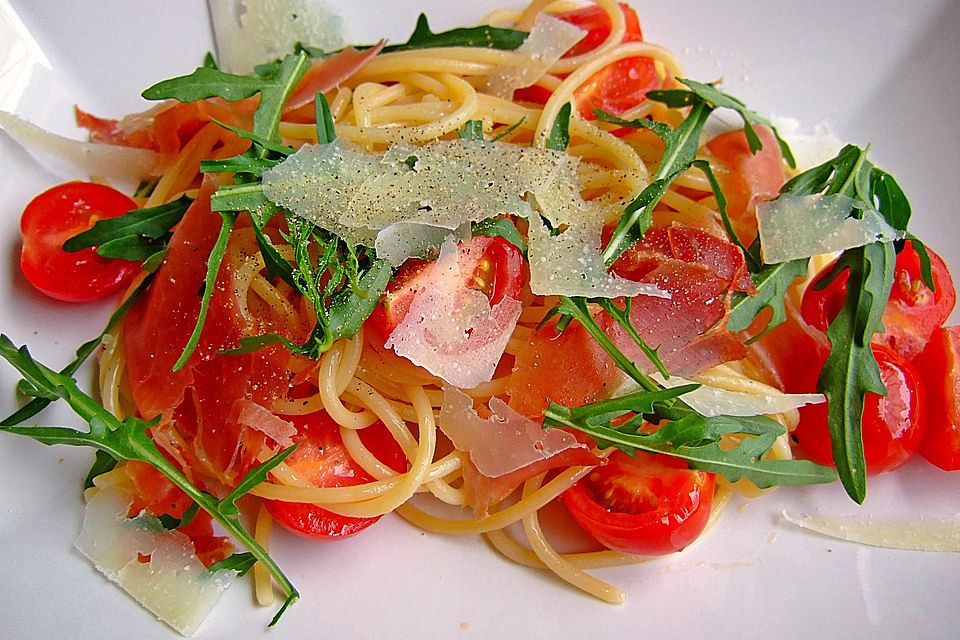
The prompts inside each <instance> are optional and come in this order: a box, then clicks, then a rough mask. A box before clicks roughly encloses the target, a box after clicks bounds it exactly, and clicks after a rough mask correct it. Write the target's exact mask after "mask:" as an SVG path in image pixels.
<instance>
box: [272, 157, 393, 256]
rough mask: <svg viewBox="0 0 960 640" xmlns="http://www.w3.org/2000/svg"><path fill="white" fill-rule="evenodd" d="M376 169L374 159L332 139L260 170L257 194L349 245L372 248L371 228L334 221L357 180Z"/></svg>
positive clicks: (357, 185) (357, 187)
mask: <svg viewBox="0 0 960 640" xmlns="http://www.w3.org/2000/svg"><path fill="white" fill-rule="evenodd" d="M380 170H381V169H380V162H379V160H378V159H377V157H376V156H373V155H370V154H366V153H363V152H362V151H360V150H359V149H357V148H356V147H354V146H353V145H351V144H349V143H344V142H341V141H339V140H338V141H336V142H332V143H330V144H313V145H304V146H303V147H302V148H301V149H300V150H299V151H297V152H296V153H294V154H292V155H290V156H289V157H288V158H287V159H286V160H284V161H283V162H281V163H280V164H279V165H277V166H276V167H274V168H273V169H270V170H269V171H264V173H263V193H264V195H266V196H267V198H269V199H270V201H271V202H273V203H274V204H278V205H280V206H281V207H284V208H286V209H290V210H291V211H293V212H294V213H296V214H297V215H298V216H300V217H301V218H304V219H306V220H309V221H310V222H313V223H314V224H316V225H319V226H320V227H323V228H324V229H326V230H328V231H332V232H333V233H336V234H337V235H339V236H340V237H342V238H344V239H345V240H348V241H349V242H353V243H355V244H363V245H366V246H373V243H374V237H375V231H374V230H371V229H370V228H367V227H362V226H358V227H353V228H350V227H345V226H343V225H341V224H340V223H339V222H338V218H339V217H340V212H341V211H344V210H345V209H346V208H347V207H348V206H349V204H350V201H351V200H352V199H353V197H354V196H355V195H356V194H357V191H358V190H359V188H360V185H362V184H363V181H364V180H366V179H367V178H369V177H370V176H373V175H376V174H377V173H378V172H379V171H380Z"/></svg>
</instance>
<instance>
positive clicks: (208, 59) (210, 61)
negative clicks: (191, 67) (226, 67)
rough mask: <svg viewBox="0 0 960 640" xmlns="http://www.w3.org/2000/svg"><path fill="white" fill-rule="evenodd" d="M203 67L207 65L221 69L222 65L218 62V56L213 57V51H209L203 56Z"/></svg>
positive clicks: (210, 67) (207, 66)
mask: <svg viewBox="0 0 960 640" xmlns="http://www.w3.org/2000/svg"><path fill="white" fill-rule="evenodd" d="M200 66H201V67H206V68H207V69H219V68H220V65H218V64H217V60H216V58H214V57H213V52H212V51H207V53H206V55H204V56H203V64H201V65H200Z"/></svg>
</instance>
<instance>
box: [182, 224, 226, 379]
mask: <svg viewBox="0 0 960 640" xmlns="http://www.w3.org/2000/svg"><path fill="white" fill-rule="evenodd" d="M220 218H221V223H220V231H219V232H218V234H217V239H216V241H215V242H214V245H213V249H212V250H211V251H210V256H209V257H208V258H207V275H206V276H205V277H204V281H203V296H202V297H201V299H200V312H199V313H198V314H197V323H196V324H195V325H194V327H193V331H192V332H191V333H190V337H189V338H188V339H187V344H186V345H185V346H184V347H183V353H181V354H180V357H179V358H177V361H176V362H175V363H173V369H172V371H173V372H174V373H176V372H177V371H179V370H180V369H182V368H183V367H184V365H185V364H187V361H188V360H190V356H191V355H193V352H194V350H195V349H196V348H197V345H198V344H199V343H200V333H201V332H202V331H203V325H204V323H205V322H206V320H207V312H208V311H209V310H210V299H211V298H212V297H213V288H214V286H215V285H216V283H217V274H218V273H219V272H220V263H222V262H223V256H224V254H225V253H226V252H227V241H228V240H230V233H231V232H232V231H233V227H234V226H235V225H236V223H237V214H236V213H224V212H220Z"/></svg>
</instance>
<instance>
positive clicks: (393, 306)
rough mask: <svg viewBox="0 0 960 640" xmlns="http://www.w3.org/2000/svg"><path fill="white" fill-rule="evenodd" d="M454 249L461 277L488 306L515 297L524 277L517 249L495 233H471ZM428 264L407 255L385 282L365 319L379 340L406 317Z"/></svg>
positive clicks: (521, 256)
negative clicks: (376, 302)
mask: <svg viewBox="0 0 960 640" xmlns="http://www.w3.org/2000/svg"><path fill="white" fill-rule="evenodd" d="M457 251H458V253H459V260H460V268H461V272H463V273H468V274H469V275H468V276H467V277H466V279H465V280H464V285H465V286H467V287H468V288H470V289H477V290H480V291H483V292H484V293H485V294H486V295H487V297H488V298H489V299H490V304H491V305H495V304H497V303H498V302H500V301H501V300H503V298H504V297H510V298H513V299H515V300H516V299H518V298H519V296H520V289H521V288H522V287H523V277H524V276H523V274H524V270H523V255H522V254H521V253H520V249H518V248H517V247H516V246H514V245H513V244H511V243H510V242H508V241H506V240H504V239H503V238H501V237H499V236H475V237H473V238H471V239H470V240H467V241H465V242H461V243H460V244H459V245H458V246H457ZM432 266H433V262H431V261H429V260H419V259H416V258H411V259H409V260H407V261H406V262H404V263H403V266H401V267H400V269H399V270H398V271H397V274H396V276H395V277H394V279H393V280H392V281H391V282H390V284H389V285H387V290H386V292H384V294H383V298H382V299H381V301H380V304H379V305H377V308H376V309H374V311H373V313H372V314H371V315H370V318H369V320H368V324H369V326H370V327H372V328H373V329H374V331H375V332H376V334H377V335H378V336H379V337H380V340H381V342H386V340H387V338H389V337H390V334H391V333H393V330H394V329H396V328H397V325H399V324H400V323H401V322H402V321H403V319H404V318H405V317H406V315H407V312H408V311H409V310H410V304H411V303H412V302H413V298H414V296H415V295H416V293H417V290H418V289H419V288H420V287H422V286H423V281H424V279H423V278H421V277H420V276H422V275H424V274H425V273H427V272H428V270H429V269H430V268H431V267H432Z"/></svg>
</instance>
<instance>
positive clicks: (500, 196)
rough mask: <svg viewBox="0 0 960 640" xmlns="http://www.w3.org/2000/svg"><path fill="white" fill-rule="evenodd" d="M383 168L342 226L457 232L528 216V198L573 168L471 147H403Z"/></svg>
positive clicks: (556, 160) (548, 155)
mask: <svg viewBox="0 0 960 640" xmlns="http://www.w3.org/2000/svg"><path fill="white" fill-rule="evenodd" d="M411 159H415V161H413V160H411ZM408 160H409V161H410V162H411V163H412V165H413V166H412V167H411V166H410V164H408ZM380 162H381V173H380V174H378V175H375V176H371V177H370V178H369V179H368V180H366V181H365V182H364V183H363V184H362V185H361V186H360V188H359V189H358V191H357V194H356V196H355V197H354V199H353V200H352V201H351V202H350V206H349V207H348V208H347V209H345V210H343V212H342V214H341V215H340V217H339V220H338V221H339V222H340V224H342V225H345V226H348V227H357V226H360V225H366V226H368V227H371V228H374V229H382V228H385V227H387V226H389V225H392V224H395V223H397V222H419V223H422V224H429V225H432V226H436V227H443V228H445V229H456V228H457V227H459V226H460V225H461V224H463V223H465V222H479V221H481V220H485V219H487V218H492V217H494V216H498V215H501V214H514V215H519V216H523V217H526V216H528V215H529V214H530V211H531V209H530V205H528V204H527V202H526V201H524V199H523V196H524V195H526V193H527V192H528V191H536V190H538V189H543V188H546V187H547V186H548V185H550V184H552V183H553V182H555V181H556V175H557V174H558V173H559V172H560V171H561V170H566V168H567V167H568V166H570V165H571V161H570V160H569V157H568V156H566V155H565V154H562V153H558V152H556V151H550V150H547V149H535V148H531V147H521V146H518V145H513V144H507V143H486V144H482V143H477V142H475V141H470V140H448V141H443V140H441V141H437V142H432V143H430V144H427V145H424V146H422V147H415V146H411V145H403V144H397V145H393V146H391V147H390V148H389V149H388V150H387V152H386V153H385V154H384V155H383V156H382V158H381V160H380ZM571 175H572V174H571Z"/></svg>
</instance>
